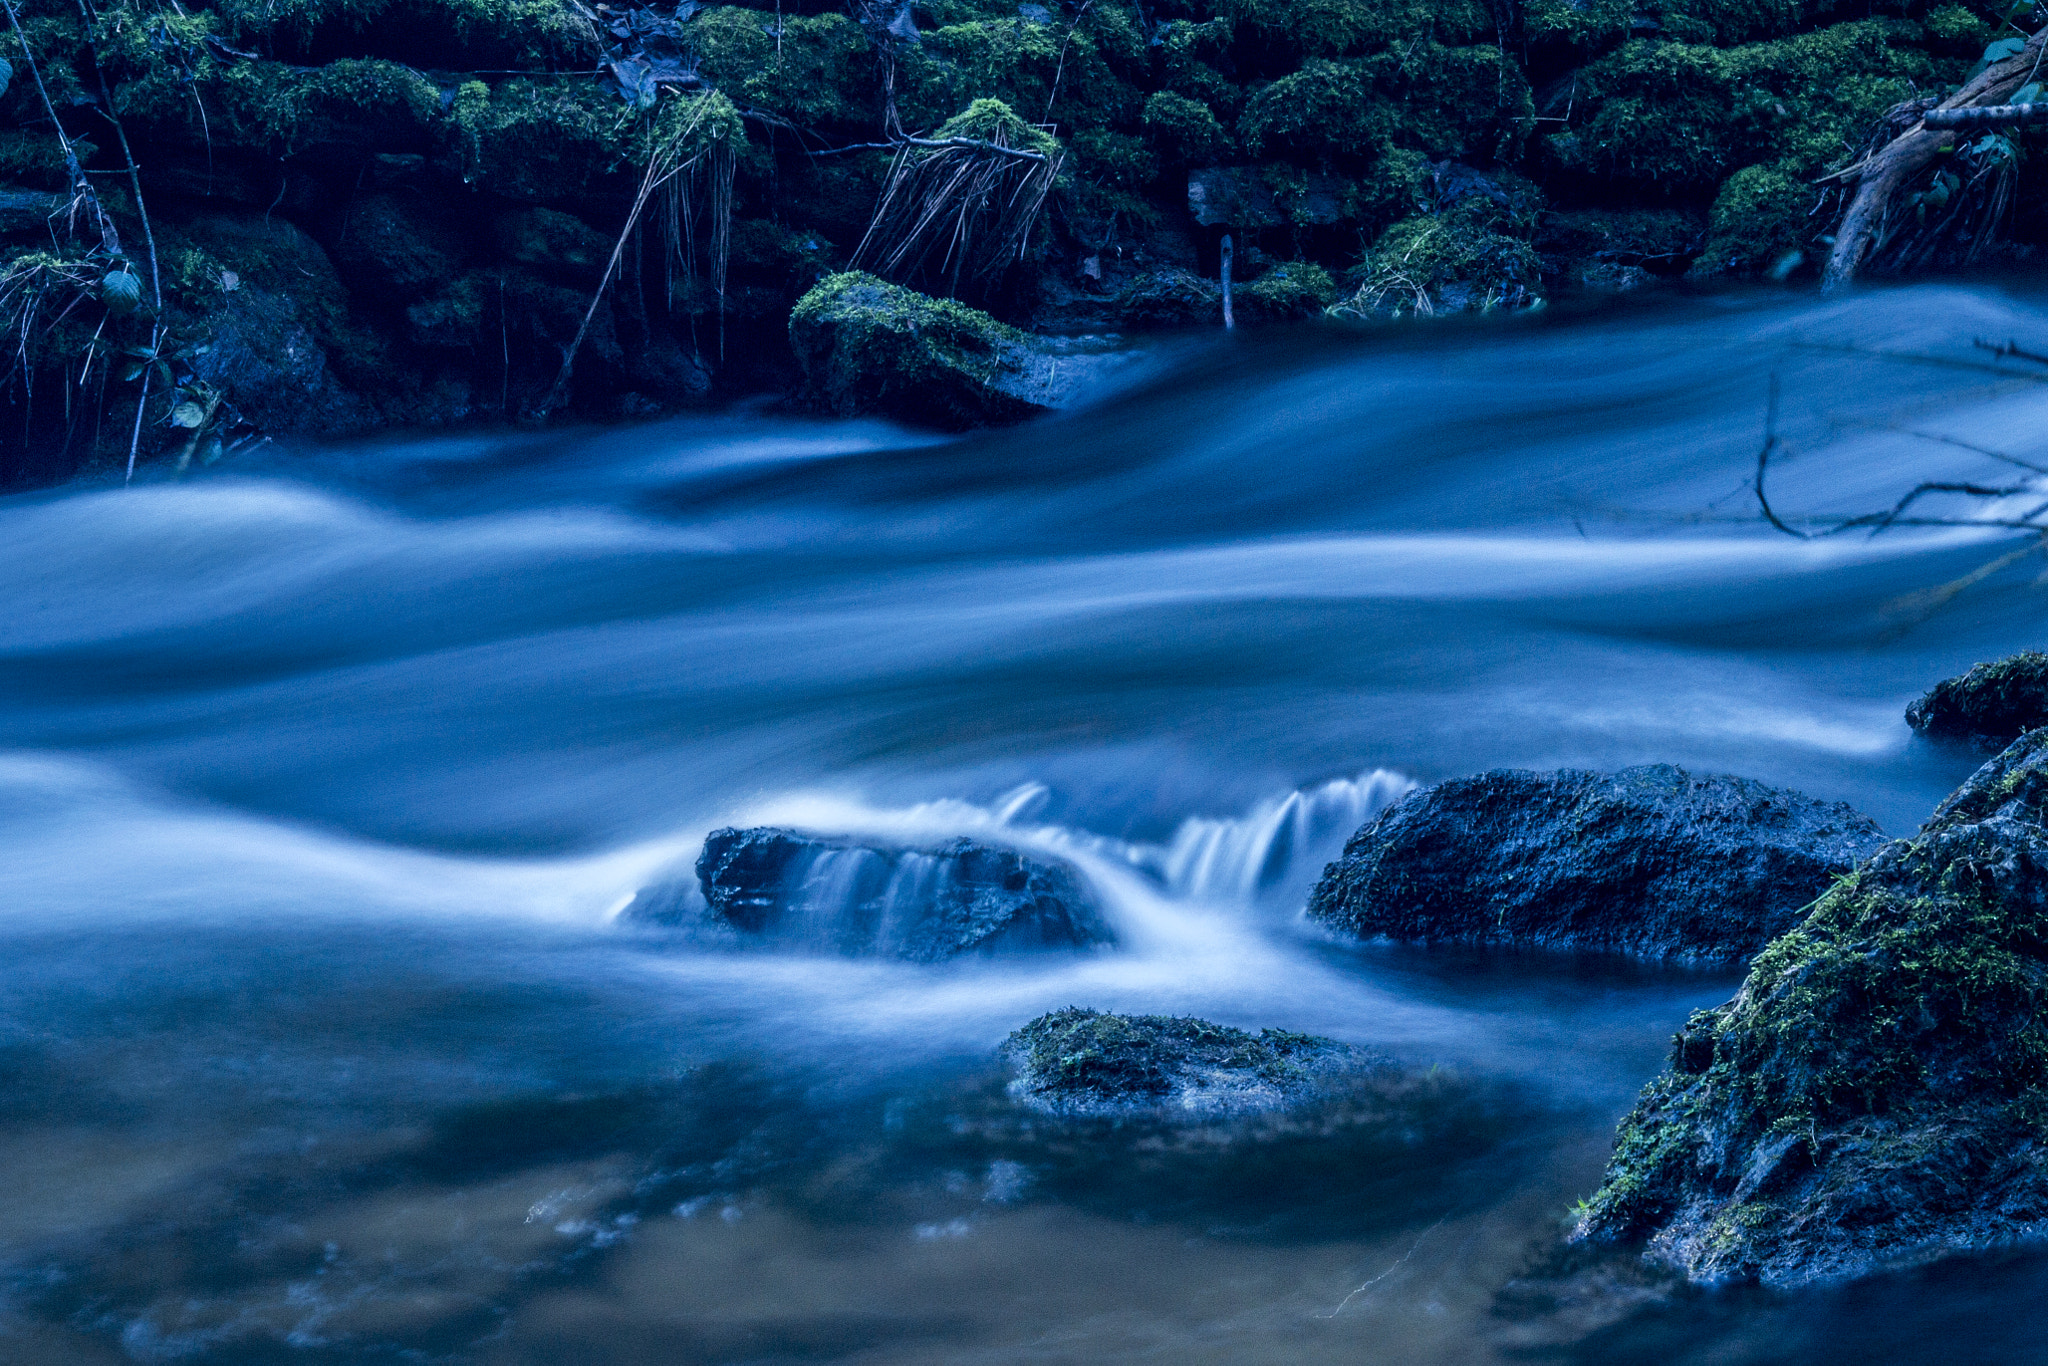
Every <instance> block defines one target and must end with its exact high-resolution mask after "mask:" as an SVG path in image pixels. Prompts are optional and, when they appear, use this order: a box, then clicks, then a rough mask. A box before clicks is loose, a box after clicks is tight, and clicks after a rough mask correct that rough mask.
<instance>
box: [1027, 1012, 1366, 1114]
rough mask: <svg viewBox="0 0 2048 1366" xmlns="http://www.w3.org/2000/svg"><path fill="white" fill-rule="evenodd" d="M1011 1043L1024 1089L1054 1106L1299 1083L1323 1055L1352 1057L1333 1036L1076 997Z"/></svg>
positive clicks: (1280, 1091)
mask: <svg viewBox="0 0 2048 1366" xmlns="http://www.w3.org/2000/svg"><path fill="white" fill-rule="evenodd" d="M1003 1051H1004V1052H1005V1053H1007V1054H1008V1055H1009V1056H1010V1058H1011V1059H1012V1061H1013V1062H1014V1063H1015V1064H1016V1066H1017V1069H1018V1072H1019V1084H1020V1086H1021V1088H1022V1090H1023V1091H1024V1093H1025V1094H1026V1095H1027V1096H1029V1097H1031V1098H1032V1099H1034V1100H1037V1101H1039V1102H1040V1103H1042V1104H1048V1105H1051V1106H1053V1107H1055V1108H1069V1107H1073V1108H1082V1109H1091V1108H1103V1107H1125V1106H1155V1105H1158V1104H1160V1103H1161V1102H1164V1101H1167V1100H1169V1099H1170V1098H1181V1099H1182V1100H1183V1103H1186V1101H1187V1098H1188V1097H1187V1093H1188V1092H1190V1091H1195V1090H1200V1091H1203V1092H1223V1093H1228V1092H1230V1091H1240V1092H1245V1093H1256V1092H1258V1091H1264V1092H1267V1093H1269V1094H1273V1093H1277V1095H1285V1094H1286V1093H1288V1092H1291V1091H1298V1090H1299V1089H1300V1088H1301V1087H1302V1086H1303V1084H1304V1083H1305V1082H1307V1081H1308V1080H1309V1078H1310V1071H1311V1069H1312V1068H1313V1067H1315V1066H1316V1065H1317V1064H1319V1063H1325V1062H1328V1061H1330V1060H1332V1059H1333V1058H1344V1059H1347V1060H1348V1057H1349V1054H1350V1050H1349V1049H1346V1048H1345V1047H1344V1046H1343V1045H1342V1044H1339V1043H1336V1042H1335V1041H1333V1040H1330V1039H1321V1038H1317V1037H1315V1036H1313V1035H1309V1034H1295V1033H1290V1032H1288V1031H1286V1030H1282V1029H1264V1030H1261V1031H1259V1032H1258V1033H1257V1034H1251V1033H1248V1032H1246V1031H1245V1030H1242V1029H1232V1028H1230V1027H1229V1026H1228V1025H1219V1024H1211V1023H1210V1022H1209V1021H1207V1020H1198V1019H1194V1018H1193V1017H1188V1016H1171V1015H1111V1014H1107V1013H1105V1012H1102V1011H1097V1010H1088V1009H1084V1008H1082V1007H1079V1006H1069V1007H1067V1008H1066V1009H1065V1010H1056V1011H1054V1012H1053V1013H1052V1014H1050V1015H1041V1016H1039V1017H1038V1018H1037V1019H1036V1020H1033V1021H1032V1022H1031V1023H1030V1024H1028V1025H1026V1026H1024V1027H1023V1028H1022V1029H1020V1030H1018V1031H1017V1032H1016V1033H1014V1034H1012V1035H1010V1037H1009V1038H1008V1039H1007V1040H1005V1042H1004V1044H1003Z"/></svg>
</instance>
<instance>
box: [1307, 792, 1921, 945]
mask: <svg viewBox="0 0 2048 1366" xmlns="http://www.w3.org/2000/svg"><path fill="white" fill-rule="evenodd" d="M1883 843H1884V836H1883V834H1882V833H1881V832H1880V831H1879V830H1878V828H1877V826H1876V825H1875V824H1873V823H1872V822H1871V820H1870V819H1869V818H1868V817H1867V816H1864V815H1862V814H1861V813H1859V812H1857V811H1856V810H1854V809H1853V808H1851V807H1849V806H1846V805H1844V804H1842V803H1840V802H1823V801H1817V800H1815V799H1814V798H1812V797H1808V796H1805V795H1803V794H1801V793H1798V792H1791V791H1787V790H1785V789H1783V788H1775V787H1769V786H1766V785H1765V784H1763V783H1759V782H1754V781H1752V780H1750V779H1747V778H1734V777H1725V776H1718V775H1710V776H1695V775H1693V774H1690V773H1688V772H1686V771H1685V770H1684V769H1681V768H1674V767H1672V766H1671V765H1669V764H1650V765H1645V766H1642V767H1639V768H1628V769H1623V770H1621V771H1620V772H1618V773H1612V774H1609V773H1594V772H1587V771H1583V770H1577V769H1561V770H1558V771H1556V772H1552V773H1536V772H1531V771H1528V770H1524V769H1501V770H1497V771H1495V772H1492V773H1482V774H1480V775H1478V776H1477V777H1471V778H1456V779H1452V780H1451V781H1449V782H1446V783H1441V784H1439V785H1437V786H1436V787H1432V788H1426V789H1424V790H1422V791H1419V792H1415V793H1412V794H1410V795H1409V796H1408V797H1406V798H1405V799H1403V800H1402V801H1400V802H1398V803H1396V804H1395V805H1394V806H1391V807H1389V808H1388V809H1387V810H1385V811H1383V812H1381V813H1380V815H1379V816H1378V817H1377V818H1376V819H1374V820H1373V821H1372V823H1371V824H1369V825H1367V826H1365V827H1364V828H1363V829H1361V830H1360V831H1359V832H1358V833H1357V834H1356V835H1354V836H1352V838H1351V841H1350V843H1348V844H1347V845H1346V846H1345V847H1344V853H1343V856H1342V857H1341V858H1340V859H1338V860H1337V861H1336V862H1335V863H1332V864H1330V865H1329V867H1328V868H1326V869H1325V870H1324V872H1323V878H1322V881H1321V882H1319V883H1318V884H1317V885H1316V889H1315V891H1314V893H1313V894H1312V895H1311V897H1310V898H1309V908H1308V913H1309V915H1310V917H1311V918H1313V919H1316V920H1319V921H1321V922H1322V923H1324V924H1327V925H1330V926H1332V927H1334V928H1337V929H1341V930H1345V931H1348V932H1349V933H1352V934H1355V935H1358V936H1360V937H1362V938H1376V937H1385V938H1389V939H1395V940H1400V941H1403V942H1408V943H1418V944H1432V943H1467V944H1509V945H1524V946H1531V947H1542V948H1553V949H1577V950H1600V951H1618V952H1623V953H1630V954H1637V955H1640V956H1643V957H1649V958H1686V959H1729V958H1745V957H1747V956H1749V955H1750V954H1752V953H1755V952H1756V951H1757V950H1758V949H1759V948H1761V947H1763V945H1764V944H1765V943H1767V942H1769V941H1770V940H1771V939H1772V938H1774V937H1776V936H1777V935H1779V934H1782V933H1783V932H1784V931H1786V930H1788V929H1790V928H1791V927H1792V926H1793V925H1794V924H1796V923H1797V922H1798V920H1799V917H1800V915H1801V914H1802V913H1803V911H1804V910H1805V908H1807V907H1808V906H1810V905H1811V904H1812V903H1813V901H1814V899H1815V898H1816V897H1818V896H1819V895H1820V894H1821V893H1822V892H1824V891H1826V890H1827V888H1828V886H1829V883H1830V881H1831V880H1832V879H1834V878H1836V877H1838V876H1840V875H1842V874H1844V873H1846V872H1848V871H1849V870H1850V869H1851V868H1853V867H1854V866H1855V865H1856V864H1857V863H1859V862H1861V861H1862V859H1864V858H1865V857H1866V856H1868V855H1869V854H1871V853H1872V852H1873V851H1875V850H1876V849H1877V848H1878V847H1879V846H1881V845H1882V844H1883Z"/></svg>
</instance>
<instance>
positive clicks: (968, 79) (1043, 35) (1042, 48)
mask: <svg viewBox="0 0 2048 1366" xmlns="http://www.w3.org/2000/svg"><path fill="white" fill-rule="evenodd" d="M899 80H900V81H901V82H902V86H901V88H900V89H899V92H898V101H899V104H900V106H901V108H902V111H903V118H904V120H905V122H906V123H908V124H910V125H912V126H922V127H926V128H929V127H932V126H934V125H936V124H937V123H938V122H939V121H940V120H942V119H943V118H945V117H946V116H947V115H948V114H949V113H951V112H952V111H953V110H956V109H959V108H961V107H962V106H963V105H966V104H968V103H970V102H971V101H973V100H976V99H983V98H993V99H997V100H1001V101H1002V102H1003V103H1004V104H1007V105H1008V106H1009V107H1010V108H1012V109H1015V110H1017V111H1018V112H1019V113H1020V114H1022V115H1024V116H1025V117H1027V118H1028V119H1030V120H1032V121H1034V122H1048V121H1056V122H1058V123H1059V124H1060V125H1062V126H1067V127H1075V128H1089V127H1095V128H1114V127H1129V126H1131V125H1133V124H1135V123H1136V122H1137V121H1138V119H1139V117H1140V114H1141V111H1142V110H1143V108H1144V102H1145V96H1144V94H1143V93H1142V92H1141V91H1140V90H1139V89H1138V88H1137V87H1136V86H1134V85H1132V84H1130V83H1129V82H1128V81H1125V80H1123V79H1122V78H1120V77H1119V76H1118V75H1117V74H1116V73H1115V71H1113V70H1112V69H1111V67H1110V64H1109V63H1108V61H1106V60H1105V58H1104V56H1103V52H1102V48H1101V46H1100V45H1099V44H1098V43H1097V41H1096V40H1095V38H1094V37H1093V36H1091V35H1090V34H1089V33H1087V32H1086V31H1084V30H1081V29H1078V28H1076V29H1072V30H1069V29H1068V28H1065V27H1055V26H1053V25H1050V24H1040V23H1033V22H1031V21H1029V20H1026V19H1022V18H1011V19H988V20H978V21H975V22H972V23H963V24H950V25H948V26H947V27H945V28H941V29H938V30H936V31H934V32H932V33H931V34H929V35H927V36H926V38H925V41H924V45H923V50H922V52H921V53H920V54H918V55H916V56H914V57H912V58H911V59H910V60H907V61H905V62H904V64H903V66H902V67H901V69H900V74H899Z"/></svg>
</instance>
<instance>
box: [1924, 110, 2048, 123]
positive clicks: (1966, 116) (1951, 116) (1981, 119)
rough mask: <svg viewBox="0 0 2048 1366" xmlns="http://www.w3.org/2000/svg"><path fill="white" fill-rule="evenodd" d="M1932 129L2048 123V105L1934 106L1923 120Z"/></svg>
mask: <svg viewBox="0 0 2048 1366" xmlns="http://www.w3.org/2000/svg"><path fill="white" fill-rule="evenodd" d="M1921 122H1923V123H1925V124H1926V125H1927V126H1928V127H1929V128H2017V127H2019V126H2020V125H2021V124H2025V123H2048V104H1986V105H1979V106H1978V107H1977V108H1975V109H1930V110H1928V111H1927V116H1926V117H1925V118H1924V119H1922V120H1921Z"/></svg>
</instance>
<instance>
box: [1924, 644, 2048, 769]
mask: <svg viewBox="0 0 2048 1366" xmlns="http://www.w3.org/2000/svg"><path fill="white" fill-rule="evenodd" d="M1906 724H1908V725H1910V726H1911V727H1912V728H1913V729H1914V730H1917V731H1919V732H1920V733H1921V734H1923V735H1926V736H1928V737H1929V738H1930V739H1935V740H1959V741H1963V742H1965V743H1970V744H1977V745H1982V746H1984V747H1986V748H1990V749H1996V748H1998V747H2000V746H2002V745H2005V744H2008V743H2010V742H2011V741H2013V740H2016V739H2018V738H2019V737H2020V735H2022V734H2023V733H2025V732H2026V731H2030V730H2032V729H2034V728H2035V727H2036V726H2048V654H2042V653H2041V652H2040V651H2038V650H2026V651H2023V652H2021V653H2019V654H2016V655H2007V656H2006V657H2005V658H2004V659H1994V660H1990V661H1987V662H1986V663H1983V664H1977V665H1974V666H1972V667H1971V669H1970V670H1969V672H1967V673H1965V674H1962V675H1961V676H1959V677H1956V678H1945V679H1943V680H1942V681H1941V682H1939V683H1937V684H1935V685H1934V686H1933V687H1932V688H1929V689H1928V690H1927V692H1926V693H1925V694H1924V695H1923V696H1921V697H1920V698H1919V699H1918V700H1917V701H1915V702H1914V703H1913V705H1912V706H1910V707H1908V708H1906Z"/></svg>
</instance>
